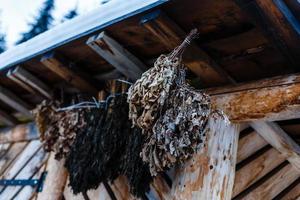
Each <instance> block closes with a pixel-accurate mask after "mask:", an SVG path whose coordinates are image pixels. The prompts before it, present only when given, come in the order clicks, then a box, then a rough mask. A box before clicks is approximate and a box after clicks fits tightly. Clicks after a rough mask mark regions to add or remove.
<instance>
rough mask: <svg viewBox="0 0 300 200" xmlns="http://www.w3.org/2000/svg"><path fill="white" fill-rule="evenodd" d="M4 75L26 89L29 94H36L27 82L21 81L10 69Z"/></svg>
mask: <svg viewBox="0 0 300 200" xmlns="http://www.w3.org/2000/svg"><path fill="white" fill-rule="evenodd" d="M6 77H7V78H9V79H10V80H12V81H13V82H15V83H16V84H17V85H19V86H21V87H22V88H23V89H25V90H27V91H28V92H30V93H31V94H34V95H37V93H36V92H35V91H34V90H33V89H32V88H31V87H29V86H28V85H27V84H25V83H24V82H23V81H21V80H20V79H19V78H18V77H16V76H15V75H14V74H12V70H9V71H8V72H7V73H6Z"/></svg>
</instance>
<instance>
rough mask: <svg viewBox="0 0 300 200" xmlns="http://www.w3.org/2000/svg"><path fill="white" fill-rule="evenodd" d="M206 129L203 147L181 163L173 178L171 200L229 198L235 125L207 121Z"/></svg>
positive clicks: (222, 199) (221, 120) (234, 153)
mask: <svg viewBox="0 0 300 200" xmlns="http://www.w3.org/2000/svg"><path fill="white" fill-rule="evenodd" d="M209 127H210V130H209V132H208V133H207V139H206V141H205V144H206V145H205V147H204V148H203V149H202V150H201V151H200V152H199V153H197V154H196V155H195V156H194V157H193V158H191V159H190V160H189V161H187V162H186V163H185V165H184V166H183V167H182V169H180V170H179V173H178V174H177V176H176V178H175V182H174V183H173V185H172V194H173V198H174V199H180V200H188V199H214V200H229V199H231V194H232V189H233V182H234V176H235V166H236V155H237V146H238V135H239V126H238V125H235V124H227V123H226V121H225V120H224V119H222V118H217V119H214V118H211V119H210V120H209Z"/></svg>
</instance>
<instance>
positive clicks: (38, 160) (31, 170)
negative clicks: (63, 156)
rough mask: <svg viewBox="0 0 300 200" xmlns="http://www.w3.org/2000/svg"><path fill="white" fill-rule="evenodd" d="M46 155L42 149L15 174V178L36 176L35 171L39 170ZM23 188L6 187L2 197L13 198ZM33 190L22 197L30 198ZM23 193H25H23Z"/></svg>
mask: <svg viewBox="0 0 300 200" xmlns="http://www.w3.org/2000/svg"><path fill="white" fill-rule="evenodd" d="M45 157H46V153H45V152H44V150H43V149H40V150H39V151H38V152H37V153H36V154H35V155H34V156H33V157H32V158H31V159H30V161H29V162H28V163H27V164H26V166H25V167H24V168H23V169H22V170H21V171H20V172H19V173H18V174H17V176H15V177H14V178H15V179H30V178H32V177H33V176H34V174H35V173H37V171H38V170H39V167H40V165H41V164H42V163H43V160H44V159H45ZM27 187H30V188H31V190H32V191H33V188H32V187H31V186H27ZM21 189H22V186H13V187H6V188H5V189H4V191H2V192H1V198H3V199H13V198H14V196H15V195H16V194H17V192H19V191H20V190H21ZM31 193H32V192H30V193H29V194H28V193H26V194H28V195H27V196H20V198H23V199H28V198H29V197H30V195H31ZM23 195H25V194H24V193H23Z"/></svg>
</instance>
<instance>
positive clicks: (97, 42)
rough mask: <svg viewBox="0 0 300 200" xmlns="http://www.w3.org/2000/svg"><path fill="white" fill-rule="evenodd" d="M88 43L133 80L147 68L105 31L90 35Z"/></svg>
mask: <svg viewBox="0 0 300 200" xmlns="http://www.w3.org/2000/svg"><path fill="white" fill-rule="evenodd" d="M87 45H89V46H90V47H91V48H92V49H93V50H94V51H95V52H96V53H98V54H99V55H100V56H101V57H103V58H104V59H105V60H106V61H107V62H108V63H110V64H111V65H112V66H114V67H115V68H116V69H117V70H119V71H120V72H121V73H122V74H124V75H125V76H127V77H128V78H131V79H132V80H136V79H138V78H140V76H141V75H142V73H143V72H144V71H145V70H146V69H147V67H146V66H145V65H144V64H143V63H142V62H141V61H140V60H139V59H138V58H136V57H135V56H134V55H132V54H131V53H130V52H129V51H127V50H126V49H125V48H124V47H122V45H120V44H119V43H118V42H117V41H115V40H114V39H113V38H111V37H110V36H108V35H107V34H106V33H105V32H101V33H100V34H98V35H94V36H92V37H90V38H89V39H88V41H87Z"/></svg>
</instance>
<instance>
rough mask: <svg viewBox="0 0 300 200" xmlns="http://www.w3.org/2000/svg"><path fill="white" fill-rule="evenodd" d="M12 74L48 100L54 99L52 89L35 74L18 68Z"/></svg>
mask: <svg viewBox="0 0 300 200" xmlns="http://www.w3.org/2000/svg"><path fill="white" fill-rule="evenodd" d="M11 74H12V75H13V76H15V77H16V78H17V79H19V80H21V81H22V82H23V83H25V84H26V85H28V86H30V88H32V89H34V90H36V91H38V92H39V93H40V94H42V95H43V96H44V97H46V98H48V99H51V98H52V93H51V89H50V88H49V87H48V86H47V85H46V84H45V83H43V82H42V81H41V80H40V79H38V78H37V77H35V76H34V75H33V74H31V73H30V72H28V71H27V70H25V69H24V68H22V67H20V66H18V67H16V68H15V69H14V70H13V71H11Z"/></svg>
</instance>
